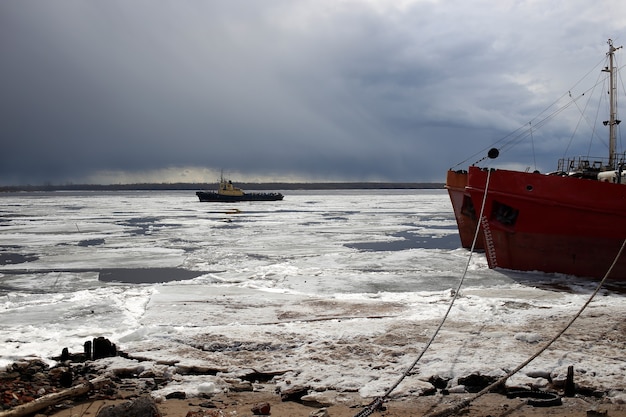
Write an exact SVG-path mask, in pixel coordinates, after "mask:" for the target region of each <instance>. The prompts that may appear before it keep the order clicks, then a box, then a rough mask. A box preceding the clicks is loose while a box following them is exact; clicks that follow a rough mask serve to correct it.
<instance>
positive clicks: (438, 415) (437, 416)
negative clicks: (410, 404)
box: [424, 239, 626, 417]
mask: <svg viewBox="0 0 626 417" xmlns="http://www.w3.org/2000/svg"><path fill="white" fill-rule="evenodd" d="M624 247H626V239H625V240H624V242H623V243H622V247H621V248H620V250H619V251H618V252H617V255H616V256H615V259H614V260H613V263H612V264H611V266H610V267H609V270H608V271H607V272H606V274H604V277H603V278H602V280H601V281H600V283H599V284H598V286H597V287H596V289H595V291H594V292H593V293H592V294H591V296H590V297H589V299H588V300H587V302H585V304H583V306H582V307H581V308H580V310H578V313H576V314H575V315H574V317H572V319H571V320H570V321H569V322H568V323H567V324H566V325H565V327H563V329H562V330H561V331H560V332H558V333H557V334H556V335H555V336H554V337H553V338H552V339H551V340H550V341H549V342H548V343H546V344H545V345H544V346H543V347H542V348H540V349H539V350H537V352H535V353H534V354H533V355H532V356H531V357H530V358H528V359H526V360H525V361H524V362H522V363H521V364H520V365H518V366H517V368H515V369H513V370H512V371H510V372H509V373H508V374H506V375H505V376H503V377H502V378H500V379H499V380H497V381H496V382H494V383H493V384H491V385H489V386H488V387H486V388H483V389H482V390H481V391H479V392H478V393H476V394H475V395H473V396H472V397H470V398H467V399H465V400H463V401H461V402H460V403H458V404H457V405H455V406H452V407H449V408H447V409H445V410H441V411H438V412H435V413H430V414H426V415H425V416H424V417H447V416H450V415H452V414H455V413H457V412H459V411H461V410H462V409H463V408H465V407H467V406H469V405H470V404H471V403H472V402H474V401H475V400H476V399H478V398H480V397H482V396H483V395H485V394H487V393H488V392H489V391H491V390H492V389H494V388H496V387H498V386H501V385H502V384H504V383H505V382H506V380H507V379H509V378H510V377H512V376H513V375H515V374H516V373H518V372H519V371H520V370H521V369H522V368H524V367H525V366H526V365H528V364H529V363H531V362H532V361H533V360H534V359H536V358H537V357H538V356H539V355H541V354H542V353H543V352H545V351H546V350H547V349H548V348H549V347H550V346H551V345H552V344H553V343H554V342H556V341H557V339H558V338H559V337H561V336H562V335H563V333H565V332H566V331H567V329H569V328H570V326H571V325H572V324H573V323H574V321H576V319H578V317H580V315H581V314H582V312H583V311H584V310H585V309H586V308H587V306H588V305H589V304H590V303H591V301H592V300H593V299H594V297H595V296H596V295H597V294H598V292H599V291H600V289H601V288H602V286H603V285H604V282H605V281H606V279H607V278H608V277H609V275H611V272H612V271H613V268H614V267H615V264H617V261H618V260H619V258H620V257H621V256H622V252H623V251H624Z"/></svg>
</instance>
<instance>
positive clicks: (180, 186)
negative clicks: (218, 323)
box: [0, 182, 444, 192]
mask: <svg viewBox="0 0 626 417" xmlns="http://www.w3.org/2000/svg"><path fill="white" fill-rule="evenodd" d="M237 187H240V188H242V189H243V190H349V189H366V190H367V189H369V190H375V189H442V188H444V184H443V183H437V182H306V183H304V182H302V183H292V182H272V183H251V182H240V183H237ZM216 188H217V186H216V185H215V184H214V183H159V184H153V183H138V184H62V185H55V184H44V185H9V186H0V192H19V191H133V190H136V191H149V190H155V191H158V190H213V189H216Z"/></svg>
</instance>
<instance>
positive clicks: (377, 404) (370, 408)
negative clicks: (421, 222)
mask: <svg viewBox="0 0 626 417" xmlns="http://www.w3.org/2000/svg"><path fill="white" fill-rule="evenodd" d="M494 149H495V148H494ZM490 153H491V151H490ZM493 154H494V155H496V154H495V153H493ZM495 157H497V155H496V156H495ZM490 176H491V170H488V171H487V181H486V184H485V192H484V195H483V201H482V204H481V207H480V216H479V217H478V218H479V219H482V217H483V212H484V209H485V201H486V199H487V189H488V188H489V178H490ZM479 229H480V227H476V232H475V233H474V240H473V241H472V248H471V250H470V254H469V256H468V258H467V263H466V265H465V271H464V272H463V275H462V276H461V279H460V280H459V284H458V285H457V287H456V291H454V294H453V296H452V300H450V303H449V304H448V309H447V311H446V313H445V314H444V316H443V318H442V319H441V322H440V323H439V326H437V329H435V332H434V333H433V335H432V336H431V338H430V340H429V341H428V343H426V345H425V346H424V348H423V349H422V351H421V352H420V354H419V355H417V358H416V359H415V360H414V361H413V363H412V364H411V366H409V367H408V368H407V369H406V371H404V373H402V375H401V376H400V378H398V380H397V381H396V382H395V383H394V384H393V385H392V386H391V387H389V389H387V391H385V393H384V394H383V395H382V396H381V397H377V398H375V399H374V401H372V402H371V403H370V404H368V405H367V406H366V407H365V408H364V409H363V410H361V411H360V412H359V413H357V414H355V416H354V417H367V416H369V415H371V414H372V413H374V412H375V411H376V410H378V409H380V408H381V406H382V404H383V402H384V401H385V399H386V398H387V397H389V395H390V394H391V393H392V392H393V391H394V390H395V389H396V388H397V387H398V385H400V383H401V382H402V381H403V380H404V378H406V377H407V376H408V375H409V374H410V373H411V371H412V370H413V368H415V365H417V363H418V362H419V361H420V359H422V356H424V354H425V353H426V351H427V350H428V349H429V348H430V345H431V344H432V343H433V341H434V340H435V338H436V337H437V335H438V334H439V331H440V330H441V328H442V327H443V325H444V323H445V322H446V320H447V318H448V315H449V314H450V311H451V310H452V306H453V305H454V302H455V301H456V299H457V298H458V296H459V293H460V290H461V287H462V286H463V281H464V280H465V276H466V275H467V271H468V270H469V265H470V262H471V260H472V254H473V253H474V248H475V246H476V241H477V240H478V234H479Z"/></svg>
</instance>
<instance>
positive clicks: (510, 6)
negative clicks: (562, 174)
mask: <svg viewBox="0 0 626 417" xmlns="http://www.w3.org/2000/svg"><path fill="white" fill-rule="evenodd" d="M395 3H396V2H392V1H389V2H385V1H382V0H381V1H380V2H372V3H368V2H352V1H335V0H333V1H330V0H329V1H323V0H320V1H296V2H292V1H277V0H275V1H264V2H248V1H212V2H204V1H195V0H188V1H171V2H158V3H154V2H150V1H133V2H126V1H115V0H110V1H96V2H82V1H70V0H59V1H55V2H35V1H30V0H9V1H5V2H2V3H0V19H1V20H0V52H1V53H2V56H3V63H2V71H1V72H0V85H1V87H2V94H1V95H0V111H1V112H2V114H3V115H4V118H5V120H6V122H5V123H3V124H2V126H0V135H1V137H2V147H3V152H2V153H1V154H0V155H1V156H0V183H5V184H7V183H8V184H11V183H26V182H30V183H41V182H45V181H51V182H62V181H74V182H80V181H81V179H82V178H87V177H89V176H91V175H93V173H94V172H97V171H106V170H119V171H128V172H141V171H144V170H146V171H147V170H157V169H159V168H168V167H176V166H177V167H209V168H214V169H220V168H225V169H229V170H233V171H238V172H242V173H244V174H245V173H247V174H249V175H251V176H252V175H262V174H264V173H272V174H273V175H276V176H278V177H280V176H281V175H285V176H293V175H297V176H299V177H300V178H307V177H309V178H319V177H322V176H323V177H325V178H332V179H336V180H359V179H380V180H388V181H441V180H442V179H443V177H444V175H445V169H446V168H448V167H449V166H451V165H453V164H454V163H456V162H458V161H461V160H463V159H464V158H465V157H466V156H467V155H468V154H471V153H473V152H474V151H475V150H476V149H480V148H481V147H483V146H486V145H487V144H488V143H490V142H492V141H494V140H496V139H498V138H499V137H502V136H503V135H505V134H506V133H507V132H509V131H511V130H513V129H515V128H517V127H518V126H520V125H521V124H523V123H525V122H526V121H528V120H530V119H531V118H532V117H533V116H534V115H535V114H536V113H537V112H538V111H539V110H541V108H542V107H543V106H545V105H546V104H547V103H548V102H549V101H550V100H552V99H553V98H554V97H556V96H557V95H558V94H560V93H561V92H562V91H563V89H564V88H567V87H566V86H565V85H566V84H565V80H567V81H568V82H571V81H572V80H573V79H574V77H575V75H578V74H581V73H583V72H584V71H583V68H587V63H586V60H588V59H590V58H592V59H596V58H601V54H602V52H599V53H598V51H602V50H603V46H604V45H603V42H604V41H605V40H606V39H605V36H606V35H605V34H604V33H597V29H598V27H599V24H600V22H595V20H593V19H592V18H591V17H586V16H585V13H581V10H582V9H584V8H586V7H589V6H586V5H584V2H582V3H578V2H572V3H568V4H566V5H564V4H558V5H553V6H552V7H551V8H549V9H548V10H543V7H542V6H541V5H539V4H537V5H535V4H529V3H518V2H498V4H497V5H494V4H493V3H492V2H489V1H486V0H485V1H478V2H472V4H471V5H469V4H468V3H466V2H423V1H415V2H412V3H408V5H407V6H406V7H399V6H397V5H396V4H395ZM600 3H607V6H612V7H614V8H615V7H617V8H624V6H621V3H615V2H613V1H608V0H607V1H606V2H604V1H601V2H600ZM538 7H542V13H537V12H538V9H537V8H538ZM597 7H601V6H600V5H599V4H596V5H595V6H594V8H597ZM588 16H591V15H588ZM585 23H587V25H586V26H585ZM595 24H597V25H598V26H594V25H595ZM575 26H576V27H579V28H584V30H580V31H578V32H576V33H574V31H573V30H572V28H573V27H575ZM623 27H624V22H621V23H618V24H616V26H615V27H614V29H615V30H614V31H615V32H619V30H621V29H623ZM603 30H604V29H603ZM609 35H610V34H609ZM545 62H547V64H544V63H545ZM560 62H562V63H564V64H563V65H564V67H560V66H557V65H561V64H559V63H560ZM581 63H582V64H581ZM564 70H565V71H564ZM553 135H554V136H556V137H566V136H567V135H566V134H565V133H564V132H560V133H559V131H558V130H557V129H556V128H555V129H554V131H553ZM553 158H554V156H553V155H550V162H547V161H548V159H546V162H545V164H546V165H548V164H552V159H553Z"/></svg>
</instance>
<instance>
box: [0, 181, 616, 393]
mask: <svg viewBox="0 0 626 417" xmlns="http://www.w3.org/2000/svg"><path fill="white" fill-rule="evenodd" d="M284 194H285V195H286V197H285V200H283V201H281V202H270V203H267V202H265V203H238V204H220V203H200V202H198V201H197V200H196V198H195V195H194V194H193V192H163V191H160V192H110V193H95V192H94V193H85V192H77V193H19V194H6V195H2V196H0V296H1V300H2V301H1V304H0V306H1V307H0V308H1V310H0V341H1V343H0V365H2V364H8V363H10V362H12V361H14V360H17V359H20V358H27V357H32V356H38V357H43V358H51V357H53V356H58V355H59V354H60V352H61V350H62V348H64V347H68V348H69V349H70V351H81V350H82V345H83V343H84V342H85V341H87V340H91V339H92V338H94V337H99V336H102V337H106V338H108V339H110V340H111V341H113V342H114V343H116V344H117V345H118V347H119V348H120V349H121V350H123V351H125V352H127V353H129V354H130V355H131V357H135V358H141V359H142V361H143V362H142V363H144V364H146V363H147V364H150V363H152V364H154V366H170V365H172V364H174V363H176V364H177V365H178V366H191V367H193V366H204V367H211V368H214V369H218V370H222V371H223V372H237V370H241V369H254V370H256V371H259V372H268V373H272V372H274V373H276V374H277V376H276V378H275V380H276V383H277V384H279V385H281V384H282V385H283V386H288V385H304V386H308V387H310V388H311V389H315V390H326V389H333V390H337V391H358V392H359V393H360V394H361V395H362V396H364V397H369V396H375V395H380V394H382V393H383V392H384V391H385V390H386V389H387V388H388V387H389V386H390V385H392V384H393V383H394V382H395V381H396V380H397V379H398V378H399V377H400V376H401V375H402V373H403V372H404V371H405V370H406V369H407V367H408V366H409V365H410V364H411V363H412V362H413V361H414V360H415V358H416V356H417V354H418V353H419V352H420V351H421V350H422V348H423V347H424V345H425V343H426V342H427V341H428V340H429V339H430V337H431V335H432V334H433V332H434V330H435V329H436V327H437V326H438V324H439V322H440V320H441V318H442V317H443V315H444V313H445V311H446V310H447V308H448V305H449V303H450V300H451V297H452V293H453V289H455V288H456V287H457V285H458V282H459V280H460V279H461V277H462V276H463V273H464V271H465V269H466V266H468V271H467V275H466V278H465V282H464V285H463V287H462V289H461V291H460V294H459V297H458V298H457V300H456V301H455V304H454V306H453V308H452V311H451V313H450V317H449V319H448V321H447V322H446V323H445V325H444V327H443V329H442V331H441V333H440V334H439V336H438V337H437V338H436V339H435V341H434V343H433V345H432V347H431V348H430V349H429V350H428V351H427V352H426V354H425V355H424V357H423V358H422V360H421V361H420V362H419V363H418V365H417V367H416V368H415V369H414V370H413V372H412V374H411V375H410V376H409V377H408V378H406V379H405V380H404V382H403V383H402V384H401V385H400V386H399V387H398V389H397V390H396V394H395V395H409V394H411V393H415V392H419V391H420V388H421V387H423V386H424V385H425V383H424V382H423V381H424V380H427V379H428V378H429V377H431V376H433V375H439V376H441V377H443V378H451V380H452V381H454V378H458V377H460V376H466V375H468V374H470V373H472V372H480V373H483V374H490V375H501V374H503V373H504V372H505V371H507V370H510V369H512V368H515V366H517V365H518V364H519V363H521V362H522V361H523V360H525V359H526V358H528V357H529V356H530V355H531V354H532V353H534V352H535V351H536V350H537V349H538V348H539V347H540V346H542V344H543V343H545V342H547V341H548V340H549V339H550V338H552V336H553V335H554V334H556V333H557V332H558V331H559V330H560V329H561V328H562V327H563V326H564V325H565V324H566V323H567V321H568V320H569V319H570V318H571V317H572V316H573V315H574V314H575V313H576V312H577V311H578V309H579V308H580V307H581V306H582V305H583V304H584V302H585V301H586V300H587V299H588V297H589V296H590V294H591V293H592V292H593V290H594V288H595V283H593V282H588V281H584V280H581V279H576V278H572V277H567V276H562V275H549V274H540V273H520V272H512V271H503V270H489V269H488V268H487V265H486V261H485V259H484V256H483V255H481V254H474V255H473V256H472V257H471V259H470V258H468V257H469V253H468V252H467V251H465V250H463V249H461V248H460V244H459V239H458V235H457V232H456V227H455V223H454V217H453V214H452V211H451V208H450V205H449V200H448V197H447V194H446V193H445V191H443V190H348V191H346V190H343V191H324V192H318V191H290V192H284ZM468 260H469V262H468ZM623 290H624V288H623V287H622V288H620V287H619V286H615V285H613V286H610V287H608V288H606V289H603V290H602V291H601V292H600V294H599V295H598V296H597V297H596V298H595V299H594V300H593V302H592V303H591V305H590V306H589V307H588V308H587V310H585V312H583V314H582V316H581V318H580V319H579V320H577V321H576V322H575V323H574V325H573V326H572V327H571V328H570V329H569V330H568V331H567V332H566V333H565V334H564V335H563V336H562V338H561V339H559V340H558V341H557V342H556V343H555V344H554V345H552V347H551V348H550V349H549V350H548V351H546V352H545V353H544V354H542V355H541V356H540V357H539V358H537V359H535V360H534V361H533V362H532V363H531V364H530V365H529V366H528V367H527V368H525V369H524V370H522V372H520V373H519V374H518V375H516V376H514V377H513V378H512V379H511V382H510V383H517V384H526V383H540V382H539V381H537V380H538V378H539V376H541V375H543V376H545V375H547V374H551V375H552V376H553V377H557V376H559V375H560V376H562V375H564V374H565V372H566V370H567V367H568V366H574V367H575V369H576V372H577V374H576V378H577V382H579V383H581V384H585V385H587V386H591V387H594V388H596V389H602V390H605V391H607V392H609V393H610V395H611V396H613V397H614V398H624V389H625V387H626V377H625V375H626V356H625V353H624V352H625V348H626V323H625V314H624V311H625V310H624V291H623ZM178 383H179V386H177V387H176V389H183V390H187V391H194V390H195V389H197V387H198V384H199V382H198V380H197V379H194V377H188V378H182V379H181V380H180V381H178ZM171 389H174V388H171ZM191 393H192V394H193V392H191Z"/></svg>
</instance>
